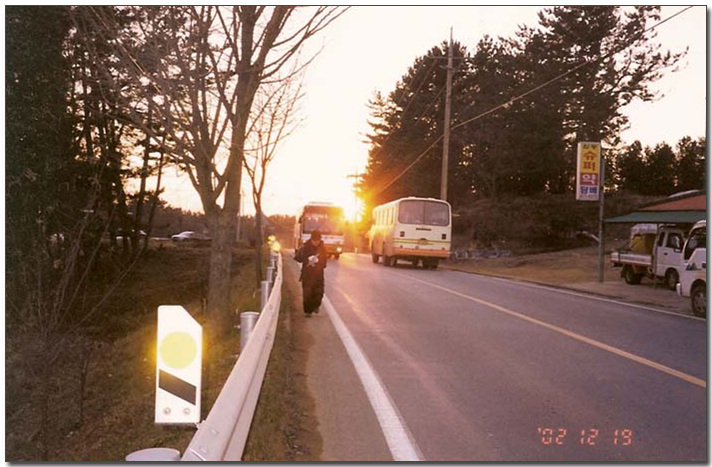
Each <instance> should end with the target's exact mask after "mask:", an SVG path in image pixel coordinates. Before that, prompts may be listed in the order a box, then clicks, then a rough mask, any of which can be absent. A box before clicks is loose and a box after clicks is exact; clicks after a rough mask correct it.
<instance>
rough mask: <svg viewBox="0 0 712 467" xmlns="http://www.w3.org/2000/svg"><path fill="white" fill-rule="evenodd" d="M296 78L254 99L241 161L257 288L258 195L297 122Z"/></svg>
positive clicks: (299, 87) (299, 88)
mask: <svg viewBox="0 0 712 467" xmlns="http://www.w3.org/2000/svg"><path fill="white" fill-rule="evenodd" d="M300 78H301V77H300V76H299V75H294V74H291V73H290V78H288V79H284V80H279V81H277V82H275V83H268V84H265V85H264V86H263V87H262V88H261V89H260V91H258V93H257V96H256V97H255V103H256V106H255V112H256V114H255V115H254V116H253V118H252V120H251V123H250V128H249V131H248V134H249V140H248V142H249V146H248V147H247V148H246V149H245V158H244V160H243V163H244V167H245V171H246V172H247V176H248V177H249V178H250V182H251V184H252V201H253V203H254V205H255V224H256V226H255V230H256V235H255V278H256V281H257V286H258V287H259V282H260V278H261V277H262V246H263V244H264V233H263V211H262V193H263V192H264V187H265V179H266V176H267V168H268V167H269V165H270V163H271V162H272V161H273V160H274V157H275V155H276V151H277V148H278V146H279V144H280V142H282V141H283V140H284V139H285V138H286V137H288V136H289V135H290V134H291V133H292V131H294V129H295V128H296V125H297V124H298V123H299V120H298V119H297V118H296V110H297V106H298V103H299V100H300V99H301V97H302V84H301V81H300Z"/></svg>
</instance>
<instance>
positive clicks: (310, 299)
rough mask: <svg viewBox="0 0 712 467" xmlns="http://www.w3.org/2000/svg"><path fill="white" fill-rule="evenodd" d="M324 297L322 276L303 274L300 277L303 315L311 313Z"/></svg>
mask: <svg viewBox="0 0 712 467" xmlns="http://www.w3.org/2000/svg"><path fill="white" fill-rule="evenodd" d="M323 297H324V274H323V273H321V274H304V275H303V276H302V298H303V304H304V313H313V312H314V311H316V309H317V308H319V305H321V299H322V298H323Z"/></svg>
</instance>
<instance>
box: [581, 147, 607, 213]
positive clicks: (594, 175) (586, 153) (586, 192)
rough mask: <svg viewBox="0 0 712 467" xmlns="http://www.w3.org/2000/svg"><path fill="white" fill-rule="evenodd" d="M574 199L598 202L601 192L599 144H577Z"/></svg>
mask: <svg viewBox="0 0 712 467" xmlns="http://www.w3.org/2000/svg"><path fill="white" fill-rule="evenodd" d="M577 156H578V157H577V163H576V199H577V200H581V201H598V197H599V194H600V190H601V186H602V183H601V175H602V170H601V143H594V142H582V143H578V151H577Z"/></svg>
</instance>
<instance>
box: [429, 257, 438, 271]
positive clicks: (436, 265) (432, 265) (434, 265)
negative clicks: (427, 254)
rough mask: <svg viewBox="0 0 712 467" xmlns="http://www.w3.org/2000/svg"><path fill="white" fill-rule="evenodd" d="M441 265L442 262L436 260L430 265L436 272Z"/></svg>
mask: <svg viewBox="0 0 712 467" xmlns="http://www.w3.org/2000/svg"><path fill="white" fill-rule="evenodd" d="M439 263H440V260H438V259H434V260H433V262H432V263H431V264H430V269H432V270H436V269H437V268H438V264H439Z"/></svg>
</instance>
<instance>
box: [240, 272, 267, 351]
mask: <svg viewBox="0 0 712 467" xmlns="http://www.w3.org/2000/svg"><path fill="white" fill-rule="evenodd" d="M263 283H264V282H263ZM259 317H260V314H259V313H257V312H256V311H243V312H242V313H240V353H242V350H243V349H244V348H245V346H246V345H247V341H248V340H249V339H250V334H251V333H252V330H253V329H254V328H255V325H256V324H257V318H259Z"/></svg>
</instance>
